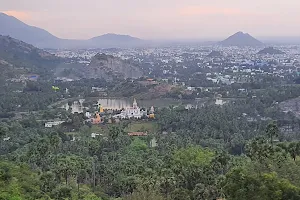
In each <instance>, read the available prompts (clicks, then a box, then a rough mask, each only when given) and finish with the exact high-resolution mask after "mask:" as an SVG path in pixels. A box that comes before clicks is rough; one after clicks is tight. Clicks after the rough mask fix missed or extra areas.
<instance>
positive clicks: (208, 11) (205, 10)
mask: <svg viewBox="0 0 300 200" xmlns="http://www.w3.org/2000/svg"><path fill="white" fill-rule="evenodd" d="M179 14H180V15H182V16H195V15H231V16H232V15H246V14H249V13H247V12H245V11H243V10H241V9H237V8H218V7H202V6H187V7H183V8H181V9H179Z"/></svg>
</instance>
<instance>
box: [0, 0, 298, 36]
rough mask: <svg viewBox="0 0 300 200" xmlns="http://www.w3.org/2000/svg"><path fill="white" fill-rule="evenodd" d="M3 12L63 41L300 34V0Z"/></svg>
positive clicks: (162, 0)
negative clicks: (107, 35)
mask: <svg viewBox="0 0 300 200" xmlns="http://www.w3.org/2000/svg"><path fill="white" fill-rule="evenodd" d="M0 5H1V8H0V12H4V13H6V14H8V15H12V16H15V17H16V18H18V19H20V20H22V21H23V22H25V23H27V24H29V25H33V26H37V27H40V28H44V29H46V30H48V31H49V32H51V33H52V34H54V35H56V36H58V37H60V38H68V39H87V38H91V37H94V36H96V35H101V34H105V33H108V32H111V33H118V34H129V35H133V36H136V37H140V38H145V39H178V38H180V39H201V38H203V39H208V38H211V39H213V38H224V37H225V36H228V35H230V34H232V33H234V32H237V31H245V32H249V33H251V34H253V35H255V36H268V37H272V36H299V35H300V24H299V19H300V12H299V7H300V1H299V0H289V1H280V0H263V1H261V0H252V1H240V0H227V1H220V0H184V1H183V0H151V1H148V0H109V1H104V0H85V1H82V0H63V1H62V0H26V1H23V0H9V1H8V0H0Z"/></svg>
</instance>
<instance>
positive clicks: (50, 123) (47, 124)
mask: <svg viewBox="0 0 300 200" xmlns="http://www.w3.org/2000/svg"><path fill="white" fill-rule="evenodd" d="M64 122H65V121H53V122H46V123H45V127H46V128H52V127H53V126H58V125H60V124H62V123H64Z"/></svg>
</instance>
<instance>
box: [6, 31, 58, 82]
mask: <svg viewBox="0 0 300 200" xmlns="http://www.w3.org/2000/svg"><path fill="white" fill-rule="evenodd" d="M59 62H60V60H59V59H58V58H57V57H55V56H54V55H52V54H50V53H48V52H46V51H43V50H41V49H38V48H36V47H34V46H32V45H30V44H27V43H25V42H22V41H20V40H17V39H14V38H11V37H8V36H1V35H0V70H1V72H2V73H1V76H2V77H7V78H11V77H15V76H17V75H18V74H20V73H37V74H40V75H44V74H45V73H48V72H49V71H51V69H52V68H53V67H54V66H55V65H56V64H57V63H59Z"/></svg>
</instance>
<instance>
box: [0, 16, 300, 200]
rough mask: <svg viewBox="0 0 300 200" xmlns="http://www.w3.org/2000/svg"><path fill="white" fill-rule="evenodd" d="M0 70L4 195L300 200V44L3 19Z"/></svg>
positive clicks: (0, 189) (0, 191) (0, 184)
mask: <svg viewBox="0 0 300 200" xmlns="http://www.w3.org/2000/svg"><path fill="white" fill-rule="evenodd" d="M0 70H1V73H0V199H1V200H2V199H3V200H11V199H16V200H17V199H18V200H19V199H20V200H21V199H28V200H31V199H41V200H42V199H43V200H46V199H47V200H52V199H53V200H54V199H55V200H56V199H57V200H63V199H64V200H66V199H73V200H74V199H75V200H142V199H144V200H202V199H204V200H215V199H218V200H225V199H226V200H239V199H253V200H258V199H263V200H268V199H274V200H275V199H276V200H289V199H291V200H292V199H293V200H299V199H300V180H299V177H300V159H299V156H300V142H299V140H300V39H297V38H292V39H289V38H285V39H281V40H280V39H274V38H273V39H259V38H256V37H254V36H252V35H250V34H248V33H244V32H240V31H239V32H237V33H233V35H231V36H224V39H223V40H221V41H214V42H205V41H193V42H192V41H159V42H158V41H149V40H143V39H139V38H136V37H133V36H129V35H118V34H111V33H110V34H105V35H102V36H98V37H94V38H91V39H89V40H69V39H61V38H58V37H56V36H54V35H52V34H50V33H49V32H47V31H46V30H43V29H40V28H36V27H32V26H29V25H27V24H25V23H23V22H21V21H20V20H18V19H16V18H15V17H12V16H9V15H6V14H4V13H0ZM298 173H299V174H298Z"/></svg>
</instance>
